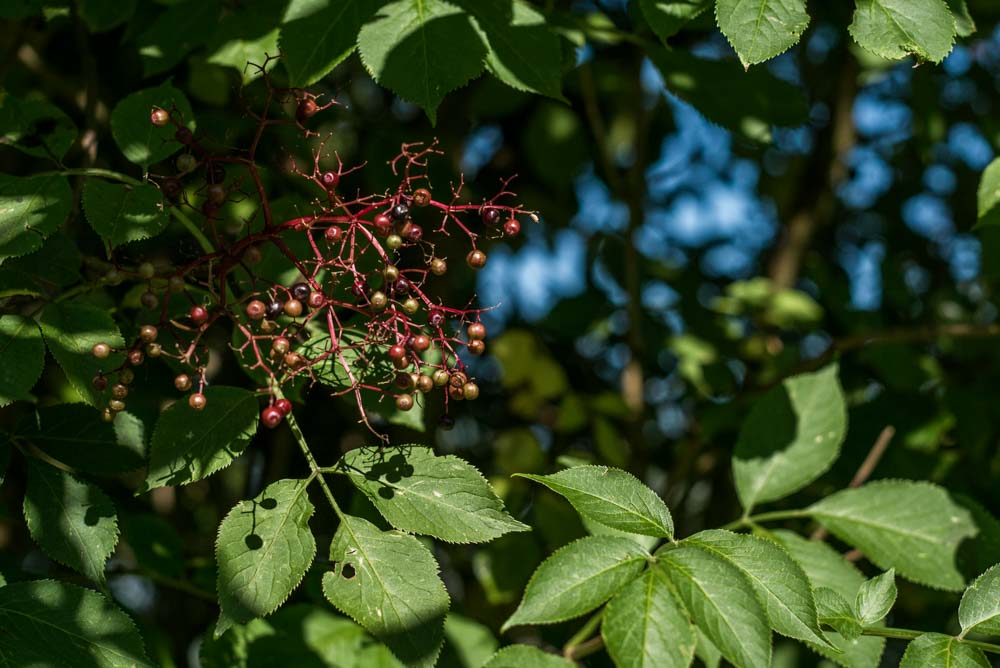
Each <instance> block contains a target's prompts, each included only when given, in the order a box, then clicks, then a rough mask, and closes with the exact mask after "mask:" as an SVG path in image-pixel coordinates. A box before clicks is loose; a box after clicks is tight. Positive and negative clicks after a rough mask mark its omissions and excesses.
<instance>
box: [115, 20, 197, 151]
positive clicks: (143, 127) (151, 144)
mask: <svg viewBox="0 0 1000 668" xmlns="http://www.w3.org/2000/svg"><path fill="white" fill-rule="evenodd" d="M207 4H209V3H205V2H196V3H193V5H192V7H193V8H194V9H195V12H197V11H199V10H198V8H199V7H202V6H205V5H207ZM184 11H191V8H186V9H185V10H184ZM195 12H192V13H195ZM153 107H160V108H161V109H166V110H167V111H169V112H170V113H171V114H172V115H173V116H175V117H176V116H178V115H179V116H180V118H178V119H176V120H178V121H179V122H181V123H183V125H185V126H186V127H187V128H188V129H189V130H194V128H195V124H194V114H193V113H192V111H191V104H190V103H189V102H188V100H187V98H186V97H184V93H182V92H180V91H179V90H177V89H176V88H174V87H173V86H171V85H170V84H169V83H164V84H162V85H160V86H158V87H156V88H147V89H145V90H140V91H138V92H135V93H132V94H131V95H129V96H128V97H126V98H125V99H123V100H122V101H121V102H119V103H118V105H117V106H116V107H115V108H114V111H112V112H111V135H112V136H113V137H114V139H115V143H116V144H118V148H119V149H121V152H122V154H124V156H125V157H126V158H128V160H129V161H130V162H134V163H135V164H137V165H139V166H141V167H142V168H143V169H146V168H148V167H149V166H150V165H152V164H153V163H156V162H159V161H160V160H163V159H164V158H168V157H170V156H171V155H173V154H174V153H176V152H177V151H178V150H180V148H181V145H180V143H179V142H177V141H176V140H175V139H174V133H175V132H176V128H175V127H174V125H173V124H167V125H166V126H165V127H162V128H159V127H156V126H155V125H153V124H152V123H150V122H149V112H150V111H152V109H153Z"/></svg>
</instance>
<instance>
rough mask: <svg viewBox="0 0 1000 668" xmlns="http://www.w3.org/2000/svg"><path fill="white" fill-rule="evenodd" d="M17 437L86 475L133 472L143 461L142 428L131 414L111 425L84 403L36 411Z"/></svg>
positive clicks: (144, 449) (143, 442) (23, 424)
mask: <svg viewBox="0 0 1000 668" xmlns="http://www.w3.org/2000/svg"><path fill="white" fill-rule="evenodd" d="M16 433H17V436H18V437H19V438H21V439H23V440H25V441H28V442H29V443H31V444H32V445H34V446H35V447H37V448H38V449H39V450H41V451H42V452H44V453H45V454H47V455H48V456H50V457H52V458H53V459H56V460H58V461H60V462H62V463H64V464H67V465H69V466H72V467H73V468H74V469H77V470H80V471H86V472H87V473H97V474H109V473H123V472H125V471H133V470H135V469H137V468H139V467H141V466H142V465H143V464H144V463H145V461H146V445H145V425H143V423H142V421H141V420H139V418H137V417H136V416H134V415H132V414H131V413H125V412H123V413H119V414H118V416H117V417H116V418H115V420H114V422H111V423H110V424H109V423H107V422H105V421H104V420H102V419H101V417H100V414H99V413H98V412H97V411H95V410H94V409H93V408H91V407H90V406H88V405H86V404H57V405H55V406H45V407H42V408H39V409H38V411H37V412H36V413H35V415H33V416H31V417H30V418H29V419H27V420H25V421H24V422H23V423H21V424H20V425H18V429H17V432H16Z"/></svg>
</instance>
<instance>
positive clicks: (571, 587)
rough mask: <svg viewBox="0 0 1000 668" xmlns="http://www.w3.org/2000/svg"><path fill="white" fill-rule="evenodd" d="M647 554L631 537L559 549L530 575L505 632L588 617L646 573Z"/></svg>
mask: <svg viewBox="0 0 1000 668" xmlns="http://www.w3.org/2000/svg"><path fill="white" fill-rule="evenodd" d="M647 559H649V553H648V552H646V551H645V550H644V549H642V548H641V547H640V546H639V545H637V544H636V543H635V542H634V541H631V540H629V539H627V538H617V537H614V536H588V537H586V538H581V539H579V540H576V541H573V542H572V543H570V544H569V545H566V546H564V547H561V548H559V549H558V550H556V551H555V552H554V553H553V554H552V556H550V557H549V558H548V559H546V560H545V561H543V562H542V564H541V565H540V566H539V567H538V569H537V570H536V571H535V573H534V575H532V576H531V580H529V581H528V586H527V587H526V588H525V590H524V597H523V598H522V599H521V604H520V605H518V606H517V610H515V611H514V614H512V615H511V616H510V618H509V619H508V620H507V621H506V622H504V624H503V627H502V630H506V629H509V628H510V627H512V626H518V625H523V624H552V623H555V622H561V621H565V620H567V619H572V618H574V617H579V616H580V615H582V614H584V613H587V612H590V611H591V610H593V609H594V608H596V607H597V606H599V605H601V604H602V603H604V602H605V601H607V600H608V599H609V598H611V597H612V596H614V595H615V593H616V592H618V591H619V590H620V589H621V588H622V587H624V586H625V585H626V584H628V583H629V582H631V581H632V580H634V579H635V578H636V577H637V576H638V575H639V573H641V572H642V569H643V567H644V566H645V565H646V561H647Z"/></svg>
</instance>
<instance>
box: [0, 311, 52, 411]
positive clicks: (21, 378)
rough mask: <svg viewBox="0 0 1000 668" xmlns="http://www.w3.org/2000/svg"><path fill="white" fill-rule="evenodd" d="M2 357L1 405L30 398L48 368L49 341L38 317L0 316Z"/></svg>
mask: <svg viewBox="0 0 1000 668" xmlns="http://www.w3.org/2000/svg"><path fill="white" fill-rule="evenodd" d="M0 359H2V360H3V363H2V364H0V406H6V405H7V404H10V403H12V402H14V401H17V400H19V399H29V398H30V395H29V394H28V392H29V390H31V388H32V387H34V385H35V383H36V382H37V381H38V377H39V376H41V375H42V369H43V368H44V367H45V344H44V343H42V333H41V332H40V331H39V329H38V324H37V323H36V322H35V321H34V320H32V319H30V318H25V317H24V316H20V315H9V314H5V315H0Z"/></svg>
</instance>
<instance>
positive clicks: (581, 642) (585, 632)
mask: <svg viewBox="0 0 1000 668" xmlns="http://www.w3.org/2000/svg"><path fill="white" fill-rule="evenodd" d="M603 618H604V608H601V609H600V610H599V611H598V612H597V613H596V614H594V615H592V616H591V618H590V619H588V620H587V623H586V624H584V625H583V626H581V627H580V630H579V631H577V632H576V633H574V634H573V637H572V638H570V639H569V640H567V641H566V644H565V645H563V650H562V653H563V656H564V657H566V658H567V659H570V660H572V659H574V658H577V657H578V656H579V654H578V652H580V651H582V650H583V648H584V647H585V646H586V645H587V643H589V642H591V641H592V640H593V638H591V639H590V640H587V639H588V638H590V636H591V635H592V634H593V633H594V631H596V630H597V629H598V628H599V627H600V625H601V619H603ZM598 638H600V636H598Z"/></svg>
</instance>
